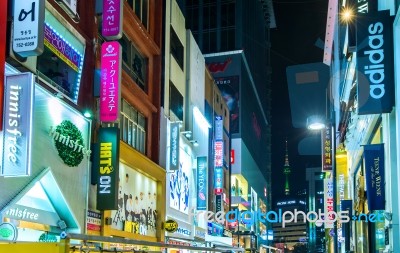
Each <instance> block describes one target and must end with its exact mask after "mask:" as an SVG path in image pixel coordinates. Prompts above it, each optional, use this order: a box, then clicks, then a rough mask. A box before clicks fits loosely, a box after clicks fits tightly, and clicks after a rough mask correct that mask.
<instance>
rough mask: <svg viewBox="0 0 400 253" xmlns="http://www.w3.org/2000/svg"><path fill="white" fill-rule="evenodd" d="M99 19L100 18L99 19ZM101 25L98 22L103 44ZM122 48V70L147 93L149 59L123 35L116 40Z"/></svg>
mask: <svg viewBox="0 0 400 253" xmlns="http://www.w3.org/2000/svg"><path fill="white" fill-rule="evenodd" d="M99 18H101V17H99ZM101 23H102V22H99V27H98V29H99V30H98V31H99V38H100V40H101V41H102V42H104V41H105V40H104V38H103V37H102V36H101V35H100V34H101ZM118 42H119V44H120V45H121V48H122V69H123V70H124V71H125V72H126V73H128V75H129V76H130V77H131V78H132V80H134V81H135V82H136V84H137V85H138V86H139V87H140V88H141V89H142V90H144V91H147V72H148V71H147V65H148V62H149V59H148V58H147V57H144V56H143V55H142V54H141V53H140V52H139V50H138V49H137V48H136V46H135V45H134V44H133V43H132V42H131V41H130V40H129V39H128V37H127V36H126V35H125V34H123V36H122V38H121V39H119V40H118Z"/></svg>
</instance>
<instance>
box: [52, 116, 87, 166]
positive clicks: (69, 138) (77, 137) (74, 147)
mask: <svg viewBox="0 0 400 253" xmlns="http://www.w3.org/2000/svg"><path fill="white" fill-rule="evenodd" d="M49 135H50V136H51V138H52V139H53V140H54V144H55V147H56V149H57V151H58V155H59V156H60V158H61V160H63V162H64V163H65V164H66V165H68V166H70V167H75V166H78V165H79V164H80V163H81V162H82V160H83V158H84V156H85V155H86V156H87V157H90V154H91V153H92V151H91V150H90V149H87V148H86V147H85V144H84V140H83V137H82V133H81V131H80V130H79V129H78V128H77V127H76V126H75V125H74V124H73V123H72V122H71V121H69V120H63V121H62V122H61V124H59V125H57V126H56V127H53V126H51V127H50V130H49Z"/></svg>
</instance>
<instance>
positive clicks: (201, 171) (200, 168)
mask: <svg viewBox="0 0 400 253" xmlns="http://www.w3.org/2000/svg"><path fill="white" fill-rule="evenodd" d="M207 178H208V173H207V157H206V156H200V157H197V175H196V180H197V204H196V209H197V210H207Z"/></svg>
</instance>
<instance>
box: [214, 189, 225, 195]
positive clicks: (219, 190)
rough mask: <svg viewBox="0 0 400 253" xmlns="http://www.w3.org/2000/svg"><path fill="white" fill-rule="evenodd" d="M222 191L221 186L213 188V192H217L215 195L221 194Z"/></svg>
mask: <svg viewBox="0 0 400 253" xmlns="http://www.w3.org/2000/svg"><path fill="white" fill-rule="evenodd" d="M222 192H223V189H222V188H215V189H214V193H215V194H217V195H220V194H222Z"/></svg>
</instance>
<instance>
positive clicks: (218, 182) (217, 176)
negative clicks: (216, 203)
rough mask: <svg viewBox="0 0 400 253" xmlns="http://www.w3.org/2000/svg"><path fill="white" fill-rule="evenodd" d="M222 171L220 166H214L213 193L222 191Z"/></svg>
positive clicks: (218, 193)
mask: <svg viewBox="0 0 400 253" xmlns="http://www.w3.org/2000/svg"><path fill="white" fill-rule="evenodd" d="M223 178H224V171H223V169H222V168H221V167H217V168H214V193H215V194H217V195H220V194H222V192H223Z"/></svg>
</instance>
